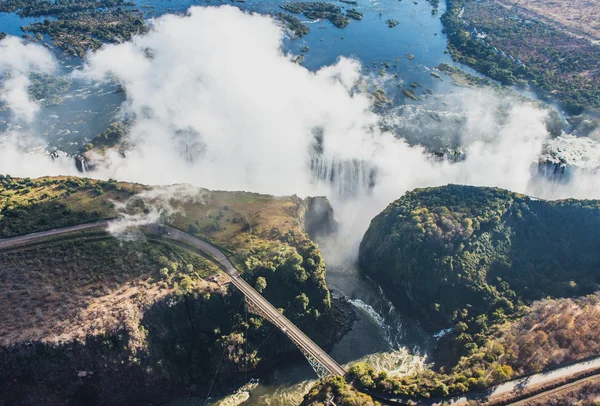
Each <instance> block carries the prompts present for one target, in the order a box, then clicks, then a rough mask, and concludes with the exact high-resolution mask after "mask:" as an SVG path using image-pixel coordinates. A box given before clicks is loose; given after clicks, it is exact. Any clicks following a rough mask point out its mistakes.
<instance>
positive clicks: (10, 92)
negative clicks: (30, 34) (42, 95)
mask: <svg viewBox="0 0 600 406" xmlns="http://www.w3.org/2000/svg"><path fill="white" fill-rule="evenodd" d="M56 67H57V64H56V61H55V60H54V58H53V56H52V54H51V53H50V52H49V51H48V50H47V49H45V48H44V47H42V46H39V45H36V44H26V43H24V42H23V41H21V40H20V39H19V38H17V37H12V36H9V37H6V38H5V39H4V40H2V41H0V75H2V76H4V78H3V81H2V82H3V83H2V88H0V100H2V101H3V102H5V103H6V104H7V106H8V108H9V109H10V110H11V111H12V113H13V115H14V117H15V118H16V119H17V120H19V121H23V122H26V123H28V122H31V121H32V120H33V118H34V116H35V114H36V113H37V111H38V110H39V105H38V104H37V103H36V102H35V101H33V100H31V98H30V97H29V94H28V92H27V88H28V87H29V73H31V72H35V73H51V72H53V71H54V70H55V69H56Z"/></svg>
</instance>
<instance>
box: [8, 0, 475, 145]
mask: <svg viewBox="0 0 600 406" xmlns="http://www.w3.org/2000/svg"><path fill="white" fill-rule="evenodd" d="M286 2H288V1H273V0H249V1H247V2H235V3H230V4H233V5H235V6H236V7H239V8H241V9H243V10H246V11H248V12H258V13H268V12H271V11H281V9H280V7H279V6H280V5H282V4H284V3H286ZM226 3H227V2H224V1H215V0H211V1H195V0H137V1H136V6H135V7H138V8H139V9H140V10H141V11H143V12H144V13H145V15H146V17H147V18H148V19H152V18H154V17H155V16H159V15H161V14H164V13H185V11H186V10H187V9H188V8H189V7H190V6H193V5H201V6H218V5H223V4H226ZM334 3H335V4H337V5H339V6H340V7H342V8H343V9H350V8H356V9H357V10H358V11H360V12H361V13H362V14H363V19H362V20H361V21H356V20H351V22H350V24H349V25H348V26H347V27H345V28H344V29H339V28H336V27H335V26H333V24H331V23H330V22H329V21H328V20H316V21H311V20H308V19H307V18H306V17H304V16H303V15H297V16H298V17H299V18H300V19H301V20H302V21H303V22H305V23H306V25H307V26H308V27H309V28H310V32H309V33H308V34H307V35H305V36H304V37H302V38H298V39H291V38H289V37H286V38H285V39H284V41H283V51H284V52H290V53H293V54H297V55H300V54H302V50H303V49H305V47H308V51H307V52H305V53H304V61H303V65H304V66H305V67H306V68H307V69H309V70H312V71H316V70H318V69H320V68H322V67H324V66H327V65H330V64H332V63H335V62H336V61H337V59H338V58H339V57H341V56H345V57H351V58H356V59H359V60H360V61H361V62H362V65H363V70H364V74H365V78H368V82H369V86H370V89H371V90H373V89H375V88H378V89H384V90H385V92H386V97H387V99H388V100H389V101H390V104H389V105H386V106H384V107H381V108H380V109H379V110H380V113H381V114H382V117H386V125H387V126H389V127H390V128H392V129H393V128H394V127H397V128H396V130H397V131H396V132H397V134H398V136H402V137H405V138H406V139H408V140H414V141H415V142H416V143H418V140H419V139H420V138H424V137H423V136H422V134H421V132H420V131H416V132H415V131H414V128H417V127H419V126H413V127H412V128H408V127H406V125H403V124H398V120H397V118H398V117H406V116H407V114H408V115H413V116H414V113H415V110H416V111H424V112H425V113H424V114H425V115H426V116H427V117H429V116H431V114H432V111H440V110H442V111H446V110H448V109H449V106H448V104H447V103H444V97H443V96H444V95H446V94H449V93H452V92H454V91H455V89H456V88H455V87H454V86H452V85H451V83H450V80H447V79H446V80H444V79H443V78H437V77H435V76H432V75H431V72H432V70H434V69H435V67H436V66H437V65H439V64H440V63H447V64H451V65H456V64H455V63H453V62H452V60H451V58H450V56H449V55H448V54H447V53H446V52H445V51H446V37H445V35H444V34H443V33H442V24H441V22H440V19H439V16H440V15H441V14H443V12H444V11H445V2H441V3H440V6H439V12H438V14H437V15H432V13H431V10H432V7H431V5H430V4H429V3H428V2H427V1H425V0H418V1H413V0H401V1H386V2H382V1H379V0H358V5H357V6H351V5H348V4H345V3H341V2H339V1H334ZM390 18H392V19H395V20H397V21H398V22H399V24H398V25H397V26H396V27H394V28H389V27H388V24H387V23H386V20H387V19H390ZM43 19H44V18H20V17H19V16H18V15H16V14H14V13H0V31H2V32H6V33H8V34H11V35H16V36H20V35H22V34H23V32H22V31H21V29H20V27H21V26H24V25H28V24H30V23H34V22H39V21H42V20H43ZM44 42H45V43H46V44H48V45H49V44H50V41H49V38H48V37H45V39H44ZM52 50H53V52H54V53H55V55H56V56H57V58H58V60H59V65H60V68H59V71H58V73H57V74H58V75H60V76H65V77H69V79H70V80H71V83H72V86H71V89H70V90H69V91H68V92H67V93H66V94H65V95H63V98H64V102H63V103H62V104H60V105H57V106H50V107H46V108H44V109H43V110H42V111H41V112H40V114H39V115H38V117H37V120H36V122H35V123H34V124H33V127H34V128H33V129H34V131H35V130H37V132H38V133H40V134H43V135H44V141H45V142H47V144H48V147H49V148H58V149H60V150H62V151H65V152H66V153H69V154H73V153H76V152H77V150H78V149H79V147H81V145H84V144H85V143H87V142H88V141H89V140H90V139H91V138H92V137H93V136H95V135H96V134H98V133H100V132H102V131H103V130H104V129H105V128H106V127H107V126H108V125H109V124H110V123H111V122H113V121H115V120H117V119H119V118H122V117H120V116H119V109H120V106H121V105H122V103H123V102H124V101H125V94H124V93H120V92H119V91H118V89H119V88H118V86H117V84H116V83H112V84H106V83H89V82H83V81H80V80H77V79H73V78H72V77H70V76H69V75H70V73H71V72H73V71H74V70H76V69H79V68H80V67H81V61H80V60H79V59H78V58H74V57H72V56H67V55H65V54H63V53H61V52H60V51H58V50H57V49H55V48H52ZM388 63H389V68H386V64H388ZM461 68H462V69H465V70H467V71H468V72H470V73H472V74H474V73H475V72H473V71H472V70H470V69H469V68H466V67H464V66H462V65H461ZM442 76H444V75H442ZM405 89H406V90H410V91H413V92H414V93H415V95H416V96H418V98H419V99H420V100H413V99H410V98H407V97H406V96H405V95H404V94H403V93H402V90H405ZM407 111H408V113H407ZM8 115H9V112H3V113H0V130H3V129H5V128H6V126H7V125H8V123H9V122H10V118H9V116H8ZM438 116H439V115H438ZM436 120H437V119H436ZM435 124H436V125H437V124H439V122H438V121H436V123H435ZM420 126H423V125H422V123H420ZM438 127H440V126H438ZM441 127H443V126H441ZM413 132H415V135H414V136H412V137H411V133H413ZM425 143H427V142H426V140H425ZM434 147H436V148H438V147H440V146H439V145H434ZM442 147H443V145H442Z"/></svg>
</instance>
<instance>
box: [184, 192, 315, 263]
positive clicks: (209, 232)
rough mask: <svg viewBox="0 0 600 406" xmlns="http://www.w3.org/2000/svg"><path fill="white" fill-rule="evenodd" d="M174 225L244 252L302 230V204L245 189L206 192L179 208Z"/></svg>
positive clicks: (298, 200)
mask: <svg viewBox="0 0 600 406" xmlns="http://www.w3.org/2000/svg"><path fill="white" fill-rule="evenodd" d="M179 208H180V209H181V213H180V214H179V215H177V216H176V218H175V219H174V222H173V223H174V225H175V226H176V227H178V228H181V229H183V230H186V231H189V232H191V233H193V234H196V235H198V236H201V237H203V238H206V239H209V240H211V241H213V242H214V243H216V244H218V245H220V246H222V247H225V248H229V249H230V250H231V251H233V252H236V253H237V254H240V255H243V254H244V253H246V252H248V251H249V250H250V249H251V248H252V247H253V246H257V245H260V244H262V243H264V242H266V241H270V240H274V239H275V238H274V235H273V233H271V231H272V230H274V229H276V230H277V233H278V234H280V235H285V234H286V233H287V232H289V231H292V232H298V233H304V230H303V227H302V225H301V224H300V221H299V219H300V218H301V217H302V211H303V208H304V206H303V205H302V202H301V200H300V199H298V198H296V197H276V196H270V195H260V194H257V193H248V192H220V191H216V192H207V194H206V195H205V196H204V199H203V201H202V202H200V203H193V204H192V203H187V204H183V205H181V206H180V207H179Z"/></svg>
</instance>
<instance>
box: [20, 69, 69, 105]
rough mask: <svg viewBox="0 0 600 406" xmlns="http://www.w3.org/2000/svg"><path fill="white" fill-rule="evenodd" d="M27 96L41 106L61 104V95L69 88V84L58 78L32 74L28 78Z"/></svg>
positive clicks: (67, 81) (62, 78)
mask: <svg viewBox="0 0 600 406" xmlns="http://www.w3.org/2000/svg"><path fill="white" fill-rule="evenodd" d="M29 80H30V84H29V94H30V95H31V96H32V97H33V98H34V99H35V100H38V101H40V102H41V104H42V105H43V106H54V105H57V104H60V103H62V102H63V98H62V96H63V94H64V93H66V92H67V91H68V90H69V88H70V87H71V82H70V81H69V80H68V79H66V78H64V77H60V76H52V75H40V74H37V73H32V74H31V75H30V77H29Z"/></svg>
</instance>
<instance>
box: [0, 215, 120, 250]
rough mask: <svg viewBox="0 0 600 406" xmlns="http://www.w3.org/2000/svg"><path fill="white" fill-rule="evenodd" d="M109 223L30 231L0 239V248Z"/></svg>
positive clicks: (104, 226)
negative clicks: (25, 233) (37, 231)
mask: <svg viewBox="0 0 600 406" xmlns="http://www.w3.org/2000/svg"><path fill="white" fill-rule="evenodd" d="M109 224H110V221H109V220H104V221H97V222H95V223H87V224H78V225H76V226H71V227H64V228H57V229H54V230H48V231H41V232H39V233H31V234H27V235H21V236H18V237H12V238H2V239H0V249H3V248H12V247H17V246H19V245H24V244H27V243H30V242H33V241H35V240H39V239H42V238H48V237H54V236H58V235H62V234H69V233H74V232H76V231H83V230H91V229H94V228H107V227H108V225H109Z"/></svg>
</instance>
